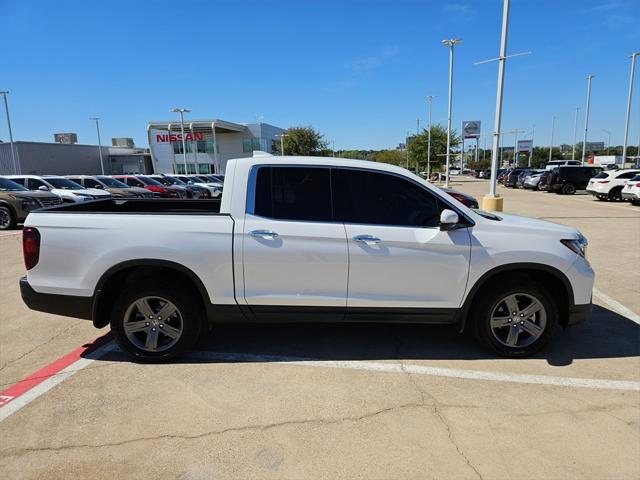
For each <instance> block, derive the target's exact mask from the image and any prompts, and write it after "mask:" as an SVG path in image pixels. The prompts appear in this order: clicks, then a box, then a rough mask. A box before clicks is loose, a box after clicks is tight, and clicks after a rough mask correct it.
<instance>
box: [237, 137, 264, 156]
mask: <svg viewBox="0 0 640 480" xmlns="http://www.w3.org/2000/svg"><path fill="white" fill-rule="evenodd" d="M266 146H267V140H266V139H265V138H243V139H242V151H243V152H245V153H250V152H253V151H255V150H264V151H266Z"/></svg>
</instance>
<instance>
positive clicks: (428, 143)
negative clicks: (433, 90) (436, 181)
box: [426, 95, 436, 178]
mask: <svg viewBox="0 0 640 480" xmlns="http://www.w3.org/2000/svg"><path fill="white" fill-rule="evenodd" d="M426 98H427V102H429V140H428V142H427V178H430V177H431V107H432V103H433V99H434V98H436V97H435V96H434V95H429V96H427V97H426Z"/></svg>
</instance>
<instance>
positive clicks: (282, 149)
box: [276, 133, 335, 157]
mask: <svg viewBox="0 0 640 480" xmlns="http://www.w3.org/2000/svg"><path fill="white" fill-rule="evenodd" d="M288 136H289V134H288V133H279V134H278V135H276V137H280V156H281V157H284V137H288ZM334 157H335V154H334Z"/></svg>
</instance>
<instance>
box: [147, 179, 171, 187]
mask: <svg viewBox="0 0 640 480" xmlns="http://www.w3.org/2000/svg"><path fill="white" fill-rule="evenodd" d="M149 178H150V179H151V180H155V181H156V182H158V183H161V184H162V185H166V186H170V185H173V183H171V180H169V179H168V178H166V177H149Z"/></svg>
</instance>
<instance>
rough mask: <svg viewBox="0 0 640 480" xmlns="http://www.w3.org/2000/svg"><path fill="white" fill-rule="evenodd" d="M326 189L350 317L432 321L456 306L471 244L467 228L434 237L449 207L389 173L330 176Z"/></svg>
mask: <svg viewBox="0 0 640 480" xmlns="http://www.w3.org/2000/svg"><path fill="white" fill-rule="evenodd" d="M332 185H333V195H334V199H335V207H334V208H335V211H336V218H338V219H340V220H343V221H344V223H345V229H346V234H347V239H348V245H349V264H350V266H349V287H348V292H349V293H348V298H347V312H348V315H349V316H353V318H354V319H366V318H367V317H368V316H369V315H373V316H374V317H375V316H376V315H378V314H379V313H380V312H387V313H389V314H390V315H393V316H396V317H397V316H398V315H401V316H404V315H407V316H410V315H421V316H429V315H434V316H435V317H434V318H432V320H433V321H438V318H436V317H437V316H438V315H439V314H443V315H445V317H446V315H447V311H446V310H447V309H450V310H452V309H456V308H458V307H459V306H460V304H461V302H462V298H463V295H464V292H465V288H466V282H467V276H468V271H469V259H470V253H471V241H470V235H469V231H468V228H461V229H458V230H453V231H449V232H446V231H440V228H439V220H440V213H441V211H442V210H443V209H445V208H452V207H450V206H449V205H448V204H447V203H446V202H444V201H443V200H441V199H440V198H439V197H438V196H437V195H434V194H433V193H432V192H430V191H429V190H428V189H427V188H426V187H424V186H422V185H419V184H417V183H414V182H412V181H410V180H409V179H406V178H404V177H401V176H398V175H394V174H390V173H384V172H379V171H378V172H376V171H369V170H362V169H341V168H336V169H334V170H333V176H332ZM449 313H451V311H449Z"/></svg>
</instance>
